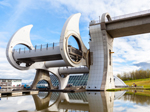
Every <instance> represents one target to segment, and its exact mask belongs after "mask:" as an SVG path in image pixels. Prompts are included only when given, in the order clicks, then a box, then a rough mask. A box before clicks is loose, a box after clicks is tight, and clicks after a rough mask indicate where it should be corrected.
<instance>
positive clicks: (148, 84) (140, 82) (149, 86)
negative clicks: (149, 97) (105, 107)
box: [107, 78, 150, 91]
mask: <svg viewBox="0 0 150 112" xmlns="http://www.w3.org/2000/svg"><path fill="white" fill-rule="evenodd" d="M124 82H125V84H126V85H128V86H129V87H127V88H116V89H107V91H123V90H149V91H150V78H146V79H136V80H128V81H124ZM133 83H135V84H136V85H137V87H131V86H132V85H133ZM142 86H143V88H142Z"/></svg>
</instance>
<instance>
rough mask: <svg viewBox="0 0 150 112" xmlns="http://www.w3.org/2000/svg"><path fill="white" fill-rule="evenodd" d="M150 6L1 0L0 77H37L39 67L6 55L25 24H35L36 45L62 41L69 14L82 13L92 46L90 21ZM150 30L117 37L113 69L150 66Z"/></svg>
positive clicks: (124, 0) (118, 1) (83, 31)
mask: <svg viewBox="0 0 150 112" xmlns="http://www.w3.org/2000/svg"><path fill="white" fill-rule="evenodd" d="M145 10H150V4H149V0H144V1H141V0H130V1H129V0H0V78H21V79H23V82H29V81H32V80H33V79H34V76H35V72H36V71H35V70H28V71H20V70H17V69H15V68H13V67H12V66H11V65H10V64H9V62H8V61H7V59H6V52H5V51H6V46H7V43H8V41H9V39H10V38H11V36H12V35H13V34H14V33H15V32H16V31H17V30H18V29H20V28H21V27H23V26H26V25H30V24H32V25H33V28H32V30H31V34H30V37H31V42H32V44H33V45H40V44H47V43H53V42H56V43H58V42H59V38H60V34H61V30H62V27H63V25H64V23H65V21H66V20H67V18H68V17H69V16H71V15H72V14H75V13H81V18H80V24H79V27H80V35H81V38H82V40H83V42H84V44H85V45H86V47H87V48H89V44H88V42H89V22H90V21H91V20H98V19H99V16H101V15H102V14H103V13H106V12H108V13H109V14H110V15H111V17H116V16H120V15H124V14H130V13H134V12H140V11H145ZM149 43H150V34H142V35H134V36H128V37H122V38H115V39H114V46H113V49H114V52H115V53H114V54H113V65H114V67H113V73H114V75H117V74H118V73H120V74H122V73H123V72H128V71H132V70H137V69H148V68H150V58H149V57H150V45H149Z"/></svg>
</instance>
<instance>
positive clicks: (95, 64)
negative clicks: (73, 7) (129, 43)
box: [6, 13, 150, 90]
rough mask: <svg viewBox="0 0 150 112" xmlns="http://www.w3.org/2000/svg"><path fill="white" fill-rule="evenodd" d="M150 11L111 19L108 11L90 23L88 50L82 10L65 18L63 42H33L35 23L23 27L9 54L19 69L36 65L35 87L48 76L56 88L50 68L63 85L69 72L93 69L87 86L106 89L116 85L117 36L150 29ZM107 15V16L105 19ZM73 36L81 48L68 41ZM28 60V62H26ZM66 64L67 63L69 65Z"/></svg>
mask: <svg viewBox="0 0 150 112" xmlns="http://www.w3.org/2000/svg"><path fill="white" fill-rule="evenodd" d="M149 15H150V13H146V14H142V15H135V16H131V17H126V16H125V18H121V19H120V18H119V19H111V17H110V15H109V14H108V13H104V14H103V15H102V16H101V20H100V21H98V22H97V21H91V22H90V25H89V34H90V37H91V39H90V42H89V45H90V49H89V50H88V49H87V48H86V47H85V45H84V43H83V42H82V39H81V37H80V32H79V18H80V16H81V14H80V13H78V14H74V15H72V16H70V17H69V18H68V19H67V21H66V22H65V24H64V26H63V29H62V32H61V35H60V42H59V45H58V46H56V45H55V44H53V45H52V46H51V47H50V46H49V44H47V45H46V46H45V47H44V46H42V45H41V46H40V48H38V47H37V46H35V47H34V46H33V45H32V43H31V41H30V30H31V28H32V25H28V26H25V27H23V28H21V29H19V30H18V31H17V32H16V33H15V34H14V35H13V36H12V37H11V39H10V41H9V43H8V45H7V50H6V56H7V59H8V61H9V62H10V64H11V65H12V66H13V67H15V68H16V69H19V70H28V69H36V70H37V73H36V76H35V79H34V81H33V84H32V86H31V88H32V89H35V88H36V85H37V83H38V82H39V81H40V80H45V81H47V82H48V83H49V86H50V88H51V89H53V87H52V84H51V80H50V76H49V72H51V73H53V74H54V75H56V76H57V78H58V80H59V89H64V88H65V87H66V85H67V82H68V79H69V74H71V73H74V74H75V73H87V71H88V72H89V77H88V82H87V86H86V89H87V90H106V89H111V88H115V86H114V80H113V63H112V53H113V40H114V38H116V37H122V36H129V35H135V34H142V33H149V32H150V16H149ZM105 19H107V20H105ZM70 36H73V37H74V39H75V40H76V42H77V44H78V47H79V49H76V48H74V47H72V46H70V45H68V39H69V37H70ZM17 44H22V45H25V46H26V47H27V48H28V49H29V50H26V49H24V50H21V49H19V51H14V50H13V48H14V47H15V46H16V45H17ZM22 63H24V66H22ZM62 67H66V68H65V69H64V68H62Z"/></svg>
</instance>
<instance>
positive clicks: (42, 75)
mask: <svg viewBox="0 0 150 112" xmlns="http://www.w3.org/2000/svg"><path fill="white" fill-rule="evenodd" d="M40 80H45V81H47V83H48V85H49V88H50V89H53V85H52V83H51V80H50V76H49V72H48V71H46V70H41V69H38V70H37V71H36V76H35V78H34V81H33V83H32V85H31V89H36V85H37V83H38V82H39V81H40Z"/></svg>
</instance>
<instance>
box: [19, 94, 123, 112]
mask: <svg viewBox="0 0 150 112" xmlns="http://www.w3.org/2000/svg"><path fill="white" fill-rule="evenodd" d="M124 93H125V92H116V93H114V92H79V93H57V92H53V93H51V92H49V93H48V92H42V93H41V92H40V93H39V94H38V95H32V97H33V99H34V103H35V107H36V111H35V112H37V111H42V112H53V111H56V112H58V111H62V112H75V111H76V112H77V111H79V112H80V111H82V112H113V106H114V99H118V98H120V97H122V95H124ZM19 112H30V111H27V110H26V111H25V110H23V111H19ZM32 112H33V111H32Z"/></svg>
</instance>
